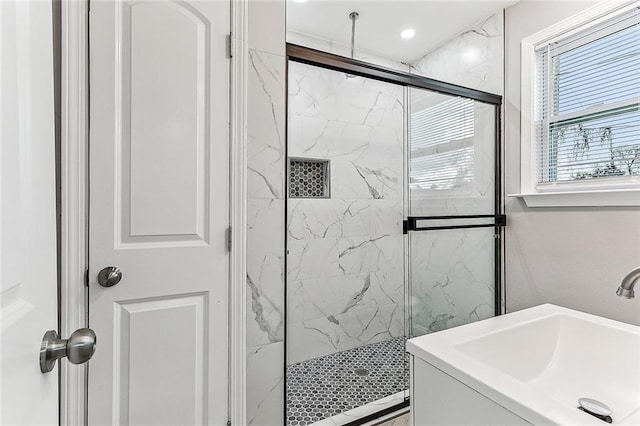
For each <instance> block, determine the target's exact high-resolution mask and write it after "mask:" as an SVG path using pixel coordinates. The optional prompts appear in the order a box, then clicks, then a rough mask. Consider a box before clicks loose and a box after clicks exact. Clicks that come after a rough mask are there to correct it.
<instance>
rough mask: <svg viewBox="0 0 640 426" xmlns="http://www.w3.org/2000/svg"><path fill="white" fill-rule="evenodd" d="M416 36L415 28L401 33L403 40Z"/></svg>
mask: <svg viewBox="0 0 640 426" xmlns="http://www.w3.org/2000/svg"><path fill="white" fill-rule="evenodd" d="M414 35H416V30H414V29H413V28H407V29H406V30H404V31H402V32H401V33H400V37H402V38H411V37H413V36H414Z"/></svg>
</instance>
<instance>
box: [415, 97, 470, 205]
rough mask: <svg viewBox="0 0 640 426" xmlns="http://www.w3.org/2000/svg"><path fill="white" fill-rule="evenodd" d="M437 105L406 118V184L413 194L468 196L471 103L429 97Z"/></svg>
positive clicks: (464, 100)
mask: <svg viewBox="0 0 640 426" xmlns="http://www.w3.org/2000/svg"><path fill="white" fill-rule="evenodd" d="M432 96H433V97H436V99H438V100H439V101H440V102H439V103H437V104H435V105H429V106H426V107H422V108H420V107H419V106H418V105H417V102H415V101H414V102H413V103H412V107H413V108H412V109H414V111H412V112H411V114H410V117H409V139H410V147H411V150H410V157H411V163H410V181H409V187H410V188H411V190H412V191H414V192H419V191H420V190H423V192H433V191H436V192H438V191H451V190H458V191H463V192H464V193H468V192H470V189H471V188H472V184H473V179H474V146H473V136H474V101H473V100H472V99H467V98H459V97H455V98H454V97H446V98H445V100H441V99H440V98H442V97H444V96H443V95H432Z"/></svg>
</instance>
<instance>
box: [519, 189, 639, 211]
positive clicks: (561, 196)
mask: <svg viewBox="0 0 640 426" xmlns="http://www.w3.org/2000/svg"><path fill="white" fill-rule="evenodd" d="M508 197H516V198H522V199H524V202H525V203H526V204H527V207H614V206H615V207H629V206H640V189H616V190H602V191H574V192H536V193H529V194H509V195H508Z"/></svg>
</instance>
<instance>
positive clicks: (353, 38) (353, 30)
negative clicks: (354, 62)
mask: <svg viewBox="0 0 640 426" xmlns="http://www.w3.org/2000/svg"><path fill="white" fill-rule="evenodd" d="M359 16H360V14H359V13H358V12H351V13H350V14H349V19H351V59H353V58H354V57H355V56H354V54H355V46H356V19H358V17H359Z"/></svg>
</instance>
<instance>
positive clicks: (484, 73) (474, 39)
mask: <svg viewBox="0 0 640 426" xmlns="http://www.w3.org/2000/svg"><path fill="white" fill-rule="evenodd" d="M411 73H412V74H419V75H423V76H425V77H430V78H435V79H436V80H443V81H447V82H449V83H455V84H459V85H461V86H465V87H471V88H473V89H478V90H483V91H485V92H490V93H495V94H498V95H501V94H502V93H503V87H504V84H503V82H504V17H503V12H502V11H500V12H498V13H496V14H495V15H493V16H491V17H489V18H487V19H486V20H484V21H483V22H481V23H480V24H478V25H476V26H475V27H473V28H471V29H469V30H468V31H465V32H464V33H462V34H460V35H459V36H458V37H456V38H454V39H453V40H451V41H450V42H448V43H446V44H444V45H443V46H441V47H439V48H437V49H435V50H433V51H431V52H429V53H427V54H426V55H424V56H423V57H422V58H421V59H420V60H418V61H416V62H415V63H414V64H412V65H411Z"/></svg>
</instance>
